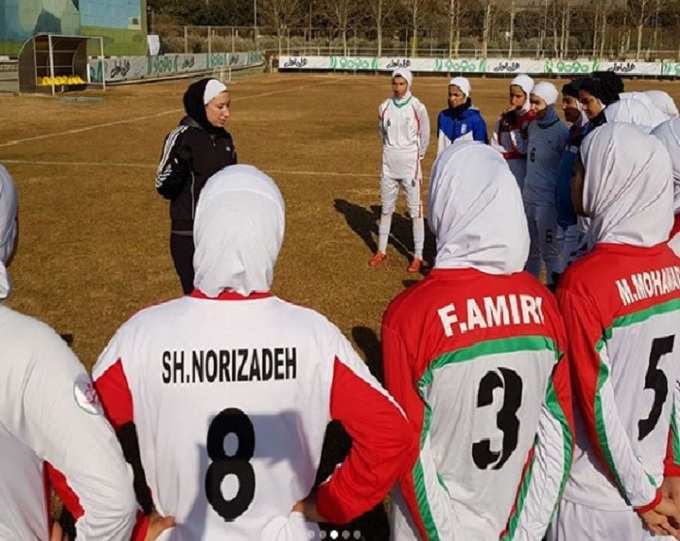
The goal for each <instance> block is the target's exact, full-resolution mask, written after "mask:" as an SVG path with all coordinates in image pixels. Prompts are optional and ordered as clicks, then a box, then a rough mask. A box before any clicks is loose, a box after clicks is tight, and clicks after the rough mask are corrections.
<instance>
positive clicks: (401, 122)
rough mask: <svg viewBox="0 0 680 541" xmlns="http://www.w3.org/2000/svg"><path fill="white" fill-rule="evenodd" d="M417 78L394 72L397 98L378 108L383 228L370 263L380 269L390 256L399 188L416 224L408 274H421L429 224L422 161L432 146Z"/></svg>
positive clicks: (385, 102) (394, 97) (380, 228)
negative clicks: (416, 93)
mask: <svg viewBox="0 0 680 541" xmlns="http://www.w3.org/2000/svg"><path fill="white" fill-rule="evenodd" d="M412 87H413V75H412V73H411V72H410V71H409V70H407V69H404V68H399V69H397V70H395V71H394V72H393V73H392V91H393V96H392V97H391V98H388V99H386V100H385V101H384V102H382V103H381V104H380V107H379V108H378V129H379V131H380V136H381V137H382V143H383V152H382V178H381V180H380V203H381V205H382V209H381V213H380V225H379V229H378V251H377V252H376V253H375V255H374V256H373V258H372V259H371V260H370V262H369V265H370V266H371V267H377V266H378V265H380V264H381V263H382V262H383V261H384V260H385V258H386V257H387V241H388V239H389V236H390V229H391V228H392V214H394V210H395V208H396V204H397V196H398V195H399V187H400V186H401V187H402V188H403V189H404V192H405V193H406V204H407V206H408V211H409V215H410V216H411V220H412V222H413V242H414V245H415V246H414V254H413V260H412V261H411V263H410V265H409V267H408V271H409V272H418V271H420V268H421V266H422V262H423V246H424V244H425V221H424V219H423V206H422V203H421V199H420V198H421V194H420V191H421V187H422V183H423V171H422V167H421V160H422V159H423V158H424V157H425V153H426V152H427V147H428V146H429V144H430V119H429V118H428V116H427V109H425V105H423V104H422V103H421V101H420V100H419V99H418V98H416V97H415V96H414V95H413V94H412V93H411V89H412Z"/></svg>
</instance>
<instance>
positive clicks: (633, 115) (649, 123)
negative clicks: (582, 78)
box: [604, 92, 668, 133]
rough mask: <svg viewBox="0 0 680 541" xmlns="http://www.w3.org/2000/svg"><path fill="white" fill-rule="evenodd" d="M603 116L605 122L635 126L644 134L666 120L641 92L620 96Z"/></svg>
mask: <svg viewBox="0 0 680 541" xmlns="http://www.w3.org/2000/svg"><path fill="white" fill-rule="evenodd" d="M604 116H605V117H606V119H607V122H628V123H630V124H635V125H636V126H637V127H638V128H640V129H641V130H642V131H644V132H645V133H649V132H651V131H652V130H653V129H654V128H656V127H657V126H658V125H659V124H661V123H662V122H664V121H666V120H667V118H668V117H667V116H666V115H665V114H663V113H662V112H661V111H659V110H658V109H657V108H656V107H655V106H654V105H653V104H652V102H651V101H650V100H649V98H648V97H647V96H645V95H644V94H642V93H641V92H628V93H624V94H621V99H620V100H619V101H616V102H614V103H612V104H611V105H609V106H607V108H606V109H605V110H604Z"/></svg>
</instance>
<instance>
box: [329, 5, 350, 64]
mask: <svg viewBox="0 0 680 541" xmlns="http://www.w3.org/2000/svg"><path fill="white" fill-rule="evenodd" d="M357 7H358V3H357V1H356V0H326V2H325V4H324V10H325V13H326V15H327V17H328V19H330V20H331V21H332V23H333V25H334V26H335V27H336V28H337V29H338V32H339V33H340V36H341V37H342V51H343V54H344V55H345V56H347V54H348V52H347V27H348V26H349V22H350V19H351V18H352V16H353V15H354V14H355V13H356V10H357Z"/></svg>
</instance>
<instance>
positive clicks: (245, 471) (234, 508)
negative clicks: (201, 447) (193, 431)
mask: <svg viewBox="0 0 680 541" xmlns="http://www.w3.org/2000/svg"><path fill="white" fill-rule="evenodd" d="M229 434H235V435H236V437H237V438H238V448H237V449H236V453H234V455H233V456H228V455H227V453H226V452H225V450H224V440H225V438H226V437H227V436H228V435H229ZM207 446H208V456H209V457H210V460H211V461H212V463H211V464H210V466H209V467H208V471H207V472H206V475H205V495H206V498H207V499H208V502H209V503H210V505H211V507H212V508H213V509H214V510H215V512H216V513H217V514H218V515H220V516H221V517H222V518H223V519H224V520H225V522H233V521H234V520H235V519H237V518H238V517H240V516H241V515H242V514H243V513H245V512H246V511H247V510H248V507H250V504H251V503H253V499H254V498H255V470H254V469H253V466H252V464H251V463H250V461H251V460H252V459H253V455H254V454H255V428H254V427H253V423H252V422H251V420H250V419H249V418H248V416H247V415H246V414H245V413H243V412H242V411H241V410H239V409H236V408H227V409H225V410H222V411H221V412H220V413H219V414H218V415H217V416H216V417H215V418H214V419H213V421H212V422H211V423H210V427H209V428H208V442H207ZM228 475H233V476H235V477H236V479H237V480H238V491H237V492H236V495H235V496H234V497H233V498H232V499H231V500H227V499H225V497H224V495H223V494H222V483H223V481H224V479H225V478H226V477H227V476H228Z"/></svg>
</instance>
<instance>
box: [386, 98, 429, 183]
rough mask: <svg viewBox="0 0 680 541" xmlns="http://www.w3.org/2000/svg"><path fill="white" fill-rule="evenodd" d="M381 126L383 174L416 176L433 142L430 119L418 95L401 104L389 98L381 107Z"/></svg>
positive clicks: (389, 175) (400, 177)
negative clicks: (431, 139) (431, 140)
mask: <svg viewBox="0 0 680 541" xmlns="http://www.w3.org/2000/svg"><path fill="white" fill-rule="evenodd" d="M378 128H379V131H380V135H381V136H382V141H383V155H382V163H383V167H382V174H383V176H384V177H388V178H393V179H407V180H411V179H414V178H417V177H418V175H419V174H420V160H421V159H422V158H423V157H424V156H425V153H426V152H427V147H428V146H429V144H430V119H429V117H428V116H427V109H426V108H425V105H423V104H422V102H421V101H420V100H419V99H418V98H416V97H415V96H411V97H410V98H409V99H407V100H404V101H403V102H402V103H397V101H395V100H394V99H393V98H389V99H387V100H385V101H384V102H382V103H381V104H380V107H379V109H378Z"/></svg>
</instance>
